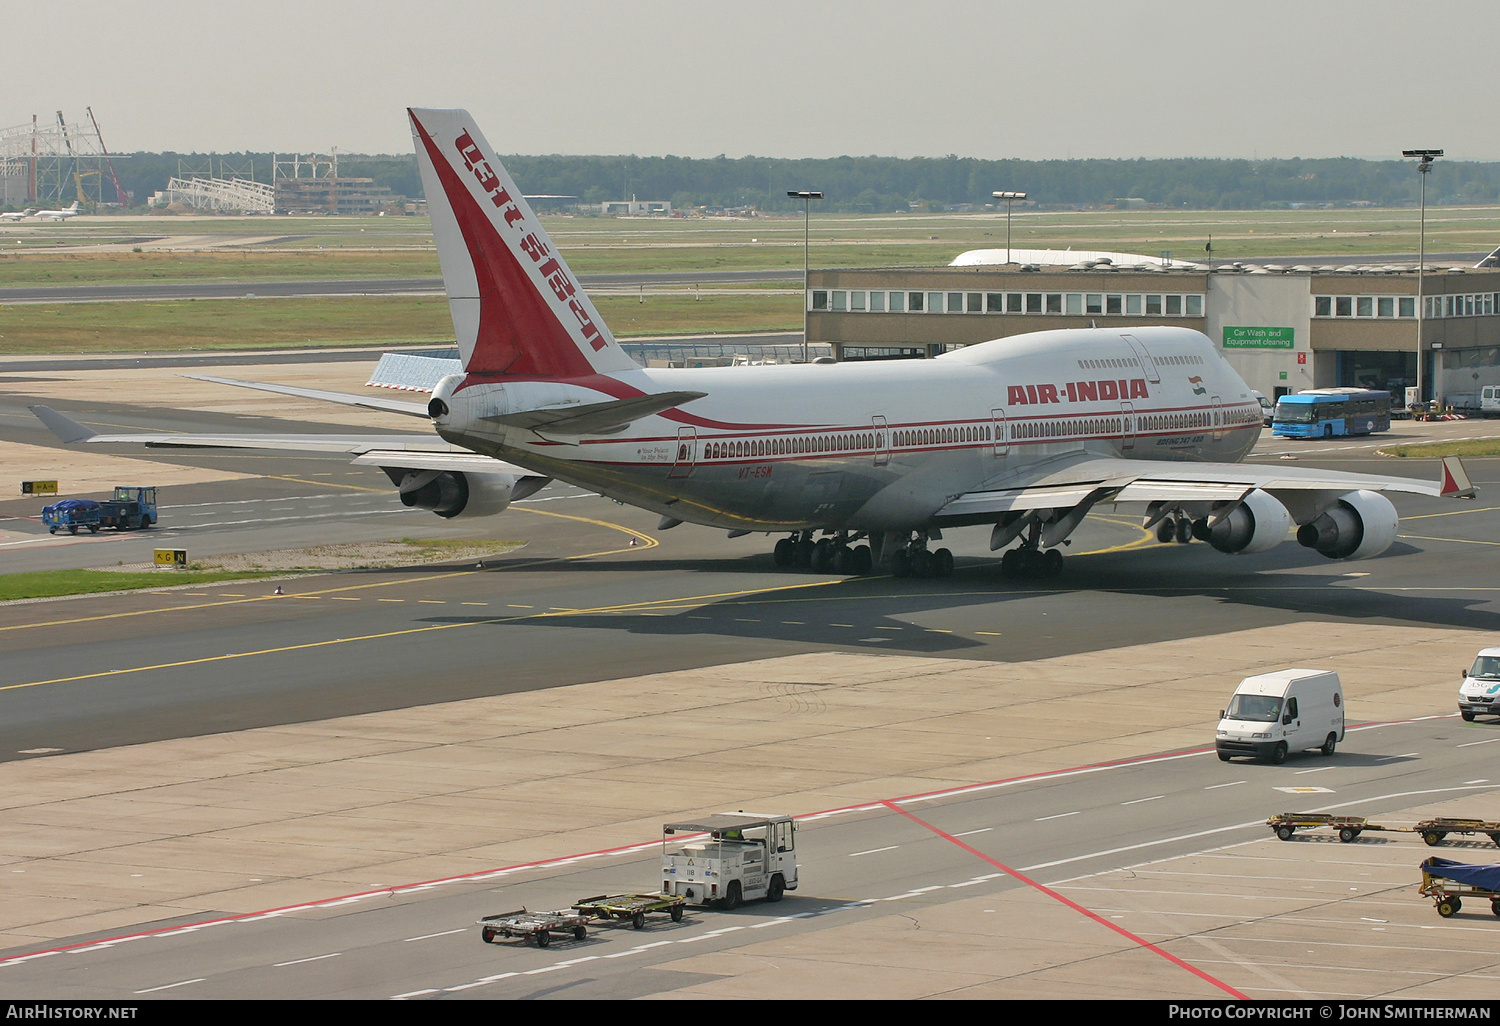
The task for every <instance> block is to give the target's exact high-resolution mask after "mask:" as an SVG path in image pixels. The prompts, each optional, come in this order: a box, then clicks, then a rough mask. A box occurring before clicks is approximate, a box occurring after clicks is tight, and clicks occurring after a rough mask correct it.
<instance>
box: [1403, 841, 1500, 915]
mask: <svg viewBox="0 0 1500 1026" xmlns="http://www.w3.org/2000/svg"><path fill="white" fill-rule="evenodd" d="M1419 893H1421V894H1422V895H1424V896H1426V897H1428V898H1431V899H1432V900H1433V902H1434V903H1435V904H1436V905H1437V914H1438V915H1440V916H1442V917H1443V918H1444V919H1447V918H1448V917H1449V916H1451V915H1453V913H1455V912H1457V911H1458V910H1459V909H1461V908H1463V904H1464V903H1463V899H1464V898H1488V899H1489V902H1490V911H1491V912H1493V913H1495V915H1497V916H1500V866H1471V865H1469V864H1468V863H1465V862H1453V861H1451V860H1449V859H1442V858H1438V857H1437V856H1436V855H1434V856H1432V857H1431V858H1429V859H1428V860H1427V861H1425V862H1423V863H1422V889H1421V891H1420V892H1419Z"/></svg>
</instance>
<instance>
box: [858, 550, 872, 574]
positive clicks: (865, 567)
mask: <svg viewBox="0 0 1500 1026" xmlns="http://www.w3.org/2000/svg"><path fill="white" fill-rule="evenodd" d="M873 565H874V560H873V559H872V558H871V557H870V546H868V545H861V546H859V547H858V548H856V549H855V550H854V575H855V576H856V577H863V576H864V575H865V574H867V573H869V572H870V567H871V566H873Z"/></svg>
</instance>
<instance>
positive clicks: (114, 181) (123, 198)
mask: <svg viewBox="0 0 1500 1026" xmlns="http://www.w3.org/2000/svg"><path fill="white" fill-rule="evenodd" d="M83 109H84V110H86V111H88V114H89V120H90V121H92V122H93V123H94V135H95V136H97V137H98V139H99V149H100V150H102V151H103V152H104V166H105V167H107V168H109V184H111V185H113V186H114V187H115V198H116V199H118V200H119V201H120V206H122V207H128V206H130V196H129V195H128V194H127V193H126V192H125V187H124V186H123V185H121V184H120V176H119V175H117V174H115V162H114V161H113V160H111V159H110V156H109V147H108V146H106V145H104V133H103V132H101V131H99V119H98V118H96V117H94V108H92V107H85V108H83Z"/></svg>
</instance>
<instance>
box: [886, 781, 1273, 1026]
mask: <svg viewBox="0 0 1500 1026" xmlns="http://www.w3.org/2000/svg"><path fill="white" fill-rule="evenodd" d="M880 804H882V805H884V806H885V807H886V808H888V809H890V810H891V811H893V812H897V813H900V814H901V815H903V816H905V817H906V818H907V819H909V820H911V821H912V822H913V823H916V824H917V825H918V826H923V827H926V828H927V829H928V830H931V831H932V832H933V833H935V834H937V835H938V836H939V837H941V838H942V839H943V840H945V841H949V842H951V843H953V844H956V845H958V846H959V847H960V848H962V849H963V850H964V851H966V852H968V853H969V854H970V855H973V856H974V857H975V858H978V859H983V860H984V861H985V862H988V863H989V864H990V865H992V866H994V867H995V868H996V869H998V870H1000V872H1002V873H1005V874H1006V875H1007V876H1010V877H1013V878H1014V879H1016V880H1019V881H1020V882H1021V883H1023V884H1025V885H1026V886H1027V887H1035V888H1036V889H1037V890H1039V891H1041V892H1042V893H1043V894H1045V895H1047V897H1049V898H1053V899H1055V900H1057V901H1060V902H1062V903H1063V904H1064V905H1066V906H1068V907H1069V908H1071V909H1072V910H1073V911H1074V912H1078V913H1080V914H1081V915H1085V916H1087V917H1088V918H1090V919H1092V920H1093V921H1094V922H1096V923H1098V924H1099V925H1100V926H1107V927H1109V928H1110V929H1111V930H1113V931H1115V933H1118V934H1119V935H1120V936H1122V937H1126V938H1128V939H1130V940H1132V941H1134V942H1135V943H1137V944H1139V945H1140V946H1141V947H1143V948H1145V949H1146V950H1147V951H1152V952H1155V953H1156V954H1158V955H1160V956H1161V957H1162V958H1165V959H1166V960H1167V961H1168V962H1171V963H1172V964H1173V965H1175V966H1177V967H1179V968H1181V969H1186V970H1187V971H1188V972H1190V973H1192V974H1193V975H1194V976H1196V977H1198V978H1199V979H1201V980H1204V981H1205V982H1207V983H1212V984H1213V985H1214V986H1215V987H1218V988H1219V989H1220V990H1222V991H1223V992H1224V993H1226V994H1229V995H1232V996H1234V997H1237V998H1239V999H1240V1000H1241V1001H1249V1000H1250V999H1249V998H1248V997H1247V996H1246V995H1244V994H1241V993H1240V992H1239V991H1237V990H1235V989H1234V988H1233V987H1231V986H1230V985H1229V984H1227V983H1225V982H1224V981H1223V980H1220V979H1217V978H1215V977H1213V976H1210V975H1209V974H1208V973H1206V972H1204V971H1203V970H1202V969H1199V968H1198V967H1197V966H1195V965H1192V964H1190V963H1188V962H1184V961H1183V960H1182V959H1180V958H1178V957H1177V956H1176V955H1174V954H1172V953H1171V952H1169V951H1164V950H1162V949H1161V948H1159V947H1157V946H1156V945H1155V944H1152V943H1151V942H1150V941H1148V940H1147V939H1146V938H1144V937H1137V936H1136V935H1135V934H1133V933H1131V932H1130V931H1129V930H1127V929H1125V928H1124V927H1123V926H1116V925H1115V924H1114V923H1111V922H1110V921H1109V920H1108V919H1105V918H1104V917H1103V916H1101V915H1099V914H1098V913H1097V912H1091V911H1089V910H1088V909H1086V908H1084V907H1083V906H1082V905H1080V904H1078V902H1076V901H1073V900H1072V899H1071V898H1065V897H1063V896H1062V895H1061V894H1058V893H1057V892H1056V891H1054V890H1053V889H1052V888H1050V887H1048V886H1047V885H1046V884H1041V883H1037V882H1036V881H1035V880H1033V879H1032V878H1031V877H1029V876H1027V875H1026V874H1025V873H1021V872H1017V871H1016V870H1014V869H1012V868H1010V867H1009V866H1007V865H1006V864H1005V863H1003V862H1000V861H998V860H997V859H992V858H990V857H989V856H988V855H986V854H985V853H984V852H982V851H980V850H979V849H978V848H975V847H974V846H973V845H971V844H965V843H964V842H963V841H960V840H959V839H958V838H957V837H954V836H953V835H952V834H949V833H944V832H943V831H941V830H939V829H938V828H937V827H935V826H933V825H932V824H931V823H929V822H927V821H926V820H925V819H922V818H920V817H918V816H913V815H912V814H911V813H910V812H907V811H906V810H905V809H903V808H901V806H899V805H897V804H895V803H894V802H889V801H885V802H881V803H880Z"/></svg>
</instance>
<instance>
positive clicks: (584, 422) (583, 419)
mask: <svg viewBox="0 0 1500 1026" xmlns="http://www.w3.org/2000/svg"><path fill="white" fill-rule="evenodd" d="M707 394H708V393H707V392H656V393H653V394H652V395H641V396H635V397H633V398H630V399H611V400H610V401H609V402H603V403H589V404H587V405H584V406H562V407H553V408H551V409H543V410H525V411H523V412H521V413H506V414H501V415H499V416H495V417H485V418H484V419H485V420H487V421H490V422H491V423H494V424H505V425H508V426H510V427H517V428H525V429H528V430H532V431H546V432H548V433H549V434H558V435H591V434H603V433H605V432H607V431H609V430H610V429H612V428H621V427H624V426H625V425H627V424H630V423H633V422H635V421H637V420H641V419H642V418H644V417H650V416H652V415H653V414H657V413H661V412H662V411H663V410H670V409H672V407H674V406H681V405H682V404H683V403H686V402H691V401H692V400H694V399H702V398H703V397H704V396H705V395H707Z"/></svg>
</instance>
